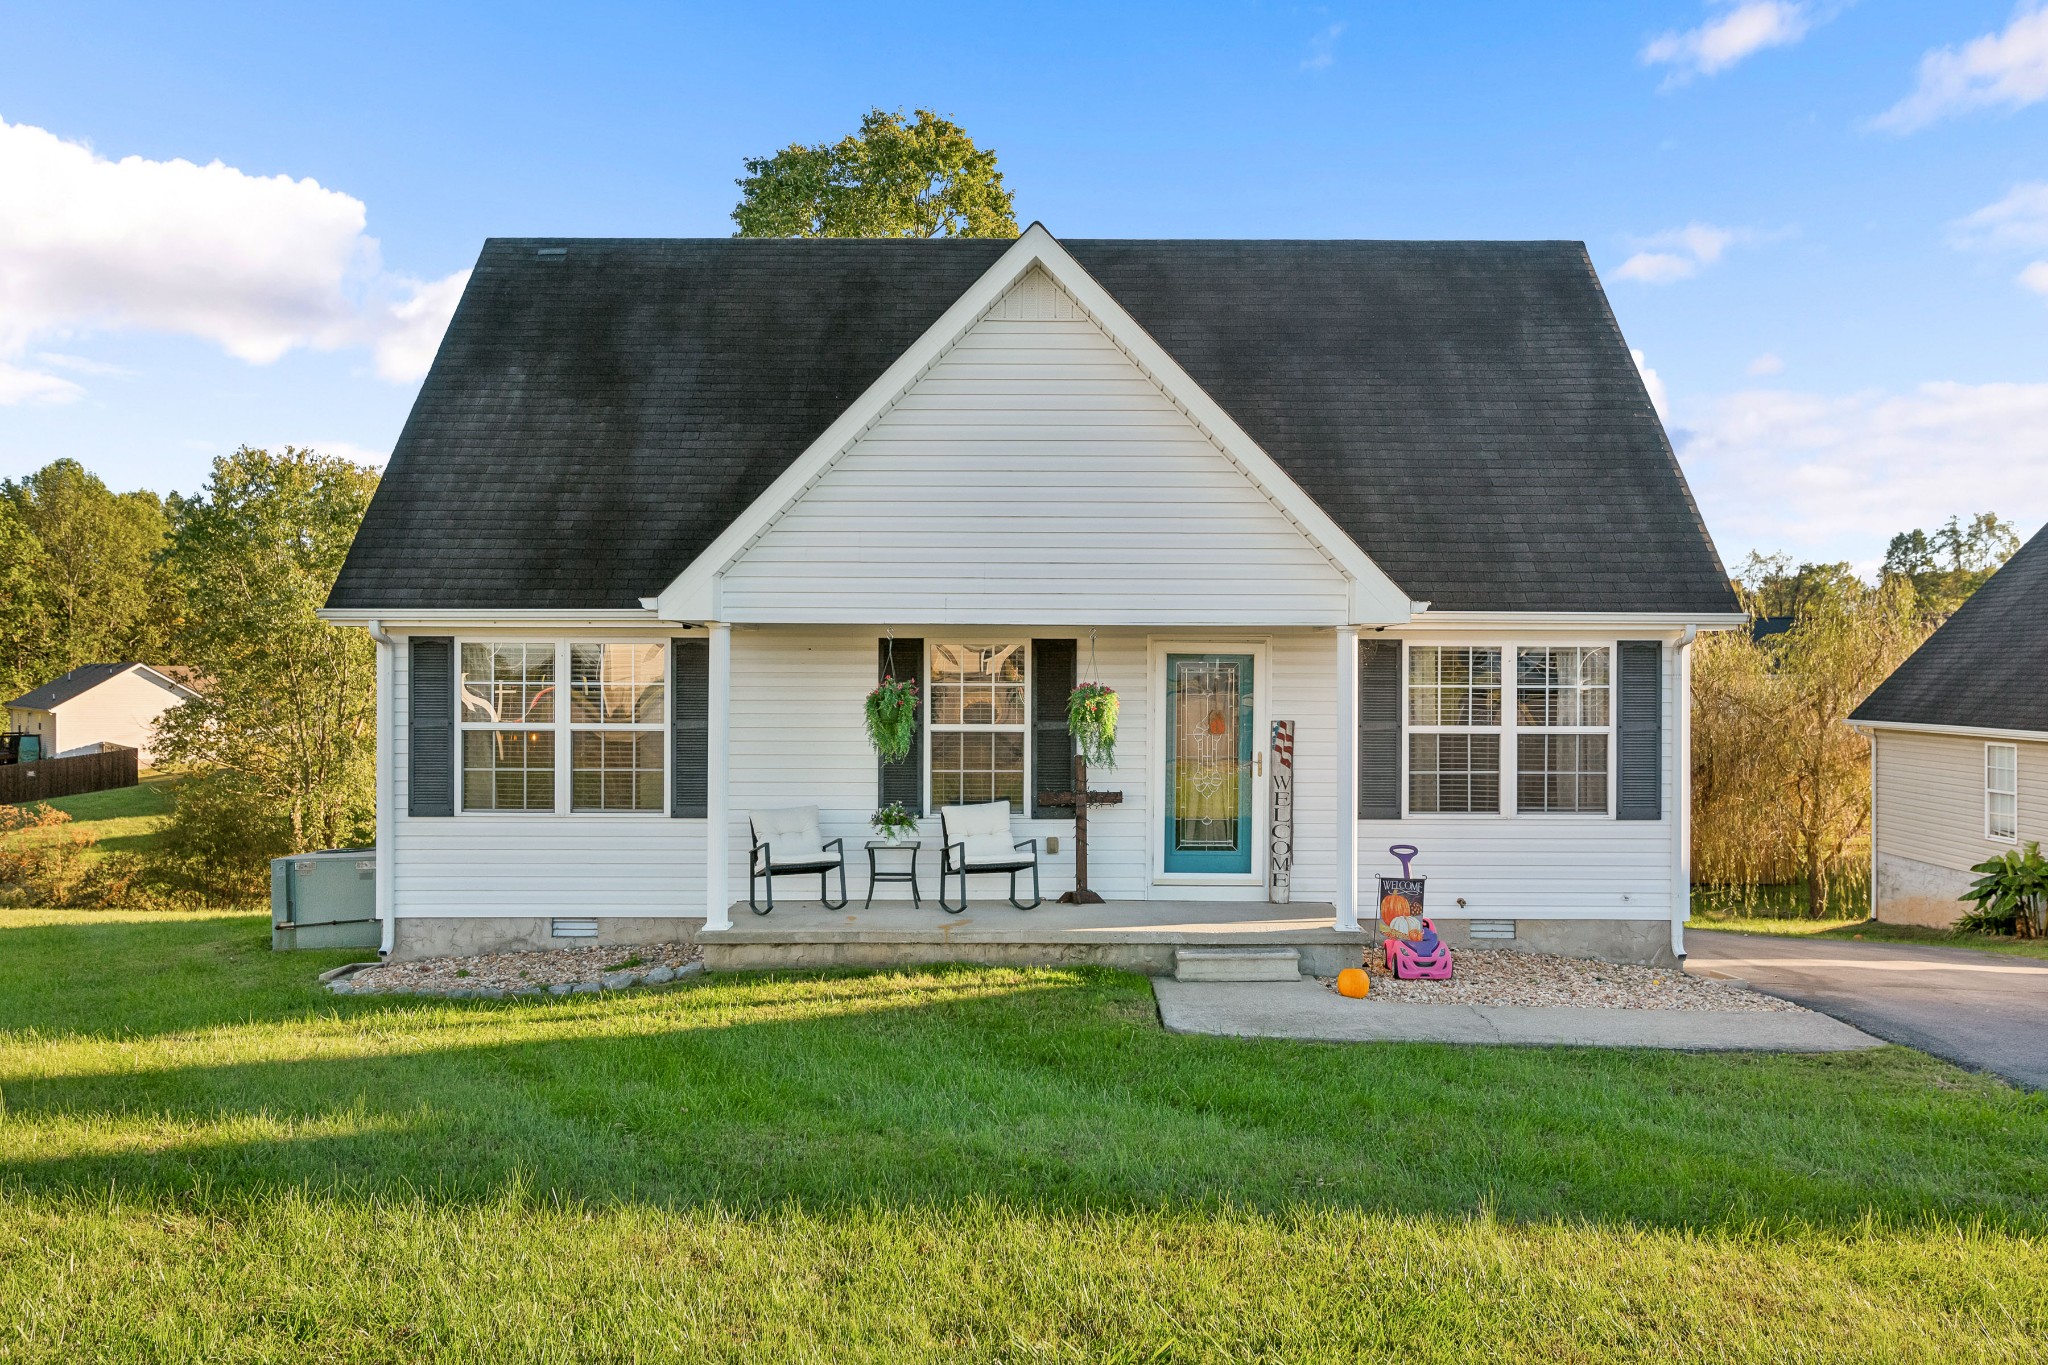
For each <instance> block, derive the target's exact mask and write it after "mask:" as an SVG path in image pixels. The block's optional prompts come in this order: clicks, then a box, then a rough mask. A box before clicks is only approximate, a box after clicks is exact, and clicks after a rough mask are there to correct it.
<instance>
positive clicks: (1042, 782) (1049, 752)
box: [1030, 640, 1079, 820]
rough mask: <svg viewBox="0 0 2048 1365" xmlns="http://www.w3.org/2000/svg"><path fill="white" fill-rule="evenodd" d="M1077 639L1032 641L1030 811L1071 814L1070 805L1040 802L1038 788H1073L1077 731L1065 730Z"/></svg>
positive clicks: (1045, 815) (1060, 816)
mask: <svg viewBox="0 0 2048 1365" xmlns="http://www.w3.org/2000/svg"><path fill="white" fill-rule="evenodd" d="M1078 652H1079V651H1078V645H1077V643H1076V642H1075V641H1073V640H1033V641H1032V642H1031V803H1030V804H1031V814H1032V815H1033V817H1035V818H1037V819H1040V820H1071V819H1073V818H1074V808H1073V807H1072V806H1047V805H1041V804H1040V803H1039V800H1038V796H1039V793H1040V792H1071V791H1073V790H1074V737H1073V736H1072V735H1070V734H1068V733H1067V697H1068V696H1069V695H1070V694H1071V693H1072V692H1073V690H1074V669H1075V667H1076V664H1075V656H1076V655H1077V653H1078Z"/></svg>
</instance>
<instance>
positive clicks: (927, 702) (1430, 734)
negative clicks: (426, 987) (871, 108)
mask: <svg viewBox="0 0 2048 1365" xmlns="http://www.w3.org/2000/svg"><path fill="white" fill-rule="evenodd" d="M325 615H326V616H327V618H328V619H330V620H333V621H337V622H342V623H346V624H351V625H357V626H361V627H363V628H365V629H367V630H368V631H369V632H370V634H371V636H372V638H373V639H374V640H375V641H376V642H377V658H378V678H379V732H378V756H379V762H378V772H379V792H378V800H379V803H380V810H379V838H378V845H377V879H378V881H377V890H378V905H379V912H380V915H381V917H382V918H383V921H384V928H385V948H386V951H387V952H389V953H392V954H394V955H396V956H401V957H403V956H417V955H424V954H428V953H437V952H448V951H476V950H482V949H487V948H493V947H508V946H522V945H523V946H545V945H546V944H548V943H550V942H553V941H556V940H558V939H560V938H562V937H563V936H564V935H576V936H583V937H585V938H588V937H590V936H595V937H596V938H598V939H600V940H605V941H612V942H619V943H630V942H636V941H640V942H648V941H656V940H660V939H669V938H677V937H689V936H692V935H695V936H698V937H699V939H700V941H701V942H702V943H703V944H704V945H705V947H706V954H707V958H709V957H711V956H712V955H713V949H714V947H716V948H717V949H718V950H719V951H720V952H722V953H724V954H725V956H724V958H723V960H725V961H727V962H731V963H734V964H739V963H743V962H771V961H778V960H780V961H796V960H802V961H808V962H816V961H890V960H913V959H916V958H920V957H933V956H950V955H968V956H972V955H977V953H979V954H981V955H987V956H994V957H998V958H1000V959H1001V960H1011V961H1025V960H1061V961H1068V960H1076V959H1077V958H1081V959H1086V958H1089V957H1091V956H1092V957H1094V958H1095V959H1097V960H1104V961H1117V960H1125V959H1120V958H1118V957H1117V956H1116V953H1115V952H1113V951H1111V949H1112V948H1113V947H1114V944H1115V943H1116V942H1125V943H1128V942H1134V941H1139V940H1144V939H1145V936H1146V935H1147V934H1148V933H1149V934H1152V935H1153V936H1154V937H1155V938H1157V937H1159V936H1160V935H1167V936H1169V937H1172V939H1173V941H1174V942H1177V943H1180V944H1183V945H1186V944H1190V943H1196V944H1199V943H1202V942H1206V941H1208V940H1209V938H1212V937H1213V938H1214V940H1215V941H1216V942H1218V943H1228V942H1233V941H1238V940H1237V939H1233V937H1232V935H1239V936H1240V937H1242V936H1245V935H1250V936H1252V937H1253V938H1255V939H1256V938H1257V936H1258V934H1259V933H1261V932H1263V933H1264V939H1263V940H1262V941H1267V942H1271V941H1274V940H1275V936H1276V935H1277V936H1278V938H1279V940H1280V941H1295V940H1298V941H1300V942H1301V943H1302V944H1304V945H1306V946H1309V947H1312V948H1313V949H1314V952H1315V953H1318V954H1321V955H1322V956H1324V957H1333V958H1334V957H1343V956H1346V955H1349V956H1351V957H1352V958H1353V960H1355V956H1356V953H1357V951H1358V945H1359V944H1360V943H1361V942H1362V941H1364V940H1365V939H1367V938H1369V936H1370V935H1371V933H1372V932H1373V930H1374V929H1375V928H1376V926H1377V924H1378V916H1377V914H1376V913H1375V909H1376V904H1377V888H1376V883H1375V882H1374V878H1375V877H1377V876H1379V875H1383V874H1395V873H1398V871H1399V867H1398V865H1397V863H1396V859H1395V857H1394V856H1393V855H1392V854H1391V853H1390V852H1389V849H1390V848H1392V847H1394V846H1397V845H1413V846H1415V847H1416V848H1417V849H1419V850H1420V853H1419V855H1418V856H1417V857H1416V859H1415V869H1414V870H1415V872H1416V873H1417V874H1420V875H1426V876H1427V877H1428V882H1427V910H1428V913H1429V914H1430V915H1431V917H1432V918H1433V919H1434V920H1435V921H1436V923H1437V925H1438V928H1439V931H1440V932H1441V933H1442V934H1443V936H1444V937H1445V938H1446V939H1448V940H1449V941H1450V942H1452V944H1453V945H1454V946H1455V945H1458V944H1461V943H1463V942H1465V941H1467V940H1468V939H1469V938H1470V937H1472V936H1474V935H1477V936H1480V937H1484V938H1487V939H1489V940H1491V941H1493V942H1497V943H1499V944H1501V945H1502V946H1509V947H1515V946H1519V947H1526V948H1532V949H1542V950H1553V951H1566V952H1576V953H1582V954H1586V955H1591V956H1606V957H1612V958H1616V959H1624V960H1634V961H1660V962H1668V961H1671V960H1672V959H1673V958H1674V956H1675V955H1677V954H1679V953H1682V951H1683V937H1682V926H1683V923H1684V921H1685V918H1686V915H1687V909H1688V877H1687V864H1688V845H1687V839H1688V832H1687V808H1688V790H1687V772H1688V758H1687V725H1686V719H1687V715H1688V709H1689V708H1688V697H1689V683H1688V675H1687V667H1688V657H1689V653H1688V651H1689V646H1690V645H1691V643H1692V641H1693V640H1694V638H1695V636H1696V634H1697V633H1698V632H1699V631H1701V630H1713V629H1725V628H1731V627H1734V626H1736V625H1739V624H1741V623H1742V622H1743V620H1744V617H1743V616H1742V614H1741V612H1740V611H1739V609H1738V607H1737V604H1736V601H1735V599H1734V596H1733V594H1732V592H1731V590H1730V587H1729V584H1728V580H1727V576H1726V574H1725V572H1724V570H1723V568H1722V565H1721V563H1720V560H1719V558H1718V557H1717V555H1716V553H1715V551H1714V547H1713V545H1712V543H1711V541H1710V540H1709V538H1708V535H1707V532H1706V529H1705V527H1704V525H1703V524H1702V523H1701V520H1700V517H1699V514H1698V511H1697V509H1696V508H1695V506H1694V503H1693V500H1692V497H1691V494H1690V493H1689V491H1688V490H1687V487H1686V484H1685V480H1684V477H1683V475H1682V474H1681V472H1680V470H1679V467H1678V463H1677V460H1676V458H1675V456H1674V454H1673V452H1672V449H1671V446H1670V444H1669V442H1668V441H1667V439H1666V436H1665V433H1664V430H1663V428H1662V426H1661V424H1660V423H1659V421H1658V419H1657V416H1656V414H1655V412H1654V410H1653V409H1652V407H1651V404H1650V401H1649V398H1648V396H1647V394H1646V393H1645V392H1644V388H1643V384H1642V381H1641V379H1640V377H1639V375H1638V373H1637V370H1636V368H1635V366H1634V365H1633V363H1632V362H1631V360H1630V357H1629V352H1628V347H1627V344H1626V342H1625V341H1624V340H1623V338H1622V336H1621V333H1620V331H1619V329H1618V327H1617V326H1616V324H1615V320H1614V317H1613V315H1612V313H1611V311H1610V310H1609V308H1608V305H1607V302H1606V298H1605V296H1604V294H1603V292H1602V290H1601V287H1600V284H1599V281H1598V279H1597V278H1596V277H1595V275H1594V272H1593V269H1592V265H1591V263H1590V261H1589V260H1588V258H1587V255H1586V252H1585V249H1584V248H1583V246H1581V245H1580V244H1578V243H1573V242H1373V241H1247V242H1233V241H1067V242H1062V241H1059V240H1056V239H1055V238H1054V237H1053V236H1052V235H1051V234H1050V233H1048V232H1047V231H1046V230H1045V229H1044V228H1043V227H1041V226H1038V225H1033V226H1032V227H1031V228H1030V229H1029V230H1027V231H1026V232H1025V233H1024V235H1023V236H1022V237H1021V238H1019V239H1017V240H1015V241H1010V242H1004V241H970V240H944V241H904V240H878V241H844V240H837V241H835V240H810V241H794V240H739V239H722V240H694V241H669V240H654V241H633V240H627V241H611V240H597V241H593V240H531V239H522V240H493V241H491V242H489V243H488V244H487V245H486V246H485V248H484V250H483V253H482V255H481V257H480V259H479V261H478V263H477V267H476V270H475V272H474V274H473V275H472V277H471V279H470V282H469V285H468V287H467V290H466V292H465V294H464V296H463V299H462V302H461V305H460V306H459V308H458V309H457V311H456V314H455V317H454V320H453V322H452V324H451V325H450V327H449V329H448V333H447V336H446V338H445V340H444V341H443V343H442V346H441V350H440V353H439V355H438V357H437V359H436V361H435V363H434V366H433V369H432V371H431V372H430V374H429V375H428V377H427V379H426V381H425V384H424V386H423V388H422V390H421V393H420V396H419V399H418V402H417V404H416V405H415V407H414V410H413V412H412V415H411V417H410V419H409V420H408V422H407V424H406V427H405V429H404V431H403V433H402V435H401V437H400V439H399V442H398V444H397V448H396V449H395V451H394V453H393V455H392V458H391V462H390V464H389V466H388V469H387V471H386V474H385V477H384V480H383V483H382V486H381V487H380V488H379V490H378V492H377V494H376V497H375V500H374V501H373V503H372V505H371V507H370V510H369V513H368V515H367V517H366V519H365V521H364V523H363V527H362V530H361V532H360V533H359V535H358V537H357V540H356V542H355V545H354V547H353V550H352V552H351V554H350V557H349V559H348V563H347V566H346V567H345V568H344V570H343V572H342V574H341V576H340V578H339V580H338V581H337V583H336V585H335V588H334V591H333V595H332V597H331V599H330V601H329V604H328V607H327V609H326V612H325ZM885 675H889V676H894V677H897V678H912V679H915V680H916V681H917V682H918V683H919V685H920V689H921V693H922V696H923V698H924V703H923V708H922V711H921V712H920V715H919V718H918V725H917V731H916V736H915V739H914V742H913V745H912V748H911V751H910V752H909V754H908V755H907V756H906V757H904V758H903V759H902V760H900V761H898V762H893V763H885V762H882V761H881V760H880V759H879V758H878V757H877V754H876V752H875V751H874V750H873V749H872V748H871V747H870V745H869V743H868V740H867V737H866V732H865V729H864V727H863V721H862V702H863V698H864V696H865V695H866V694H867V693H868V691H869V690H870V689H872V688H874V687H875V685H876V683H877V680H878V679H879V678H880V677H882V676H885ZM1077 682H1100V683H1103V684H1105V685H1107V686H1110V687H1113V688H1114V689H1115V690H1116V691H1117V693H1118V694H1119V697H1120V701H1121V708H1122V716H1121V725H1120V736H1119V742H1118V746H1117V751H1118V754H1117V763H1116V766H1115V768H1114V769H1113V770H1102V769H1099V768H1098V769H1095V770H1092V771H1091V772H1090V774H1089V783H1090V786H1091V788H1095V789H1110V790H1114V791H1116V792H1118V793H1120V794H1121V801H1120V803H1119V804H1114V805H1104V806H1100V807H1096V808H1094V809H1093V810H1092V812H1091V814H1090V817H1089V821H1088V828H1089V876H1088V882H1089V885H1090V887H1091V888H1092V889H1093V890H1094V891H1095V892H1097V893H1099V894H1100V895H1102V896H1103V897H1105V898H1106V902H1105V903H1104V904H1102V905H1092V906H1091V905H1082V906H1074V907H1062V908H1061V909H1060V911H1059V916H1058V917H1057V919H1055V918H1052V917H1050V916H1051V915H1052V910H1053V907H1052V906H1051V905H1050V904H1048V905H1047V906H1045V907H1043V908H1040V909H1033V910H1019V909H1015V908H1013V907H1012V905H1011V904H1010V903H1009V901H1008V899H1007V896H1008V882H1007V879H1006V878H1005V877H1004V876H1002V875H999V874H991V875H977V876H974V877H971V878H969V885H968V887H967V894H968V896H969V898H970V901H971V910H970V912H969V913H968V914H967V915H965V916H959V917H954V916H950V915H949V914H947V913H946V911H945V910H944V909H942V908H941V907H940V906H938V905H936V904H934V903H933V896H934V893H935V891H936V890H937V887H938V873H939V864H940V860H941V859H942V858H943V857H945V856H946V855H945V854H944V852H943V851H942V850H941V848H940V841H941V830H940V821H939V818H938V816H939V813H940V812H941V810H942V809H945V808H951V807H960V806H967V805H975V804H981V803H987V802H992V801H1005V802H1007V803H1008V804H1009V807H1010V834H1011V835H1012V836H1013V837H1014V840H1015V841H1016V842H1023V843H1031V842H1033V841H1035V849H1036V856H1037V869H1036V870H1037V872H1038V874H1039V878H1040V881H1041V884H1042V890H1043V892H1044V894H1045V895H1046V896H1047V897H1048V898H1049V897H1052V896H1054V895H1057V894H1058V893H1060V892H1062V891H1066V890H1069V889H1071V887H1072V886H1073V881H1074V872H1075V868H1074V836H1075V834H1076V826H1075V819H1074V813H1073V807H1072V806H1071V804H1065V805H1063V804H1061V802H1060V799H1059V798H1060V797H1061V796H1063V795H1065V794H1067V793H1069V792H1071V790H1072V786H1073V769H1072V759H1073V753H1074V750H1073V746H1072V742H1071V739H1070V737H1069V736H1068V734H1067V730H1066V723H1065V713H1066V701H1067V695H1068V693H1069V692H1070V691H1071V690H1072V689H1073V688H1074V686H1075V684H1076V683H1077ZM1276 760H1280V762H1279V765H1278V766H1277V767H1276ZM1283 786H1284V787H1285V789H1286V790H1285V795H1286V796H1287V797H1289V798H1290V799H1291V805H1288V804H1282V805H1281V806H1279V807H1278V812H1279V817H1280V818H1279V820H1278V822H1277V824H1276V805H1275V797H1276V795H1280V794H1281V793H1280V791H1279V790H1278V789H1279V788H1281V787H1283ZM891 800H900V801H902V802H903V803H904V804H905V805H906V806H907V807H908V808H909V809H910V810H911V811H912V812H913V813H914V814H916V815H917V817H918V818H919V831H918V833H919V836H920V839H921V847H920V848H919V849H918V850H917V851H916V852H915V853H914V854H913V855H911V857H912V859H913V860H914V864H913V865H914V866H916V867H917V868H918V870H919V872H920V875H921V879H922V887H921V893H922V894H921V898H920V899H918V900H915V901H913V900H912V899H911V897H912V894H913V891H914V890H917V889H918V888H913V887H912V886H910V885H908V884H905V883H901V882H882V883H879V884H877V885H874V886H873V887H872V888H871V887H870V885H869V877H868V873H869V861H868V857H867V855H866V854H865V853H864V851H863V845H864V844H865V843H866V842H867V840H868V839H869V838H870V837H871V834H872V832H871V830H870V828H869V817H870V815H871V814H872V813H873V812H874V811H875V809H876V808H877V807H878V806H879V805H881V804H884V803H886V802H888V801H891ZM803 807H816V808H817V811H818V825H819V833H820V837H822V838H823V839H826V840H830V839H833V838H837V839H840V840H842V841H843V843H842V847H843V848H844V849H846V850H849V852H848V854H847V857H846V863H845V870H846V875H847V882H848V890H849V892H850V894H851V896H852V898H853V903H852V904H850V905H848V906H847V907H845V908H844V909H840V908H836V907H835V908H832V909H829V910H828V909H825V908H823V907H821V906H820V905H819V904H818V903H817V902H816V901H815V899H813V900H808V901H807V900H805V899H804V898H805V897H807V896H813V895H814V894H815V888H816V886H817V883H816V882H808V881H806V880H805V879H804V878H801V877H797V878H778V879H777V884H776V894H777V901H776V906H777V908H776V909H775V910H774V912H773V913H772V914H765V915H756V914H752V913H750V906H749V898H748V891H749V889H750V877H749V871H750V866H751V865H752V860H753V859H754V858H755V856H756V855H755V853H754V849H753V838H752V835H753V832H754V829H755V822H754V820H753V819H752V817H754V816H756V815H765V813H772V812H784V811H788V810H790V809H792V808H803ZM776 818H779V817H776ZM954 818H955V819H956V821H957V819H958V817H957V816H956V817H954ZM807 888H808V889H807ZM870 891H872V893H873V896H874V898H875V899H874V905H873V908H872V909H869V908H868V907H867V906H866V905H865V904H864V902H865V900H866V898H867V897H868V895H869V893H870ZM834 896H835V899H836V888H835V889H834ZM1026 903H1027V904H1028V903H1029V902H1028V901H1027V902H1026ZM1034 916H1036V917H1038V918H1036V919H1034ZM1091 916H1093V917H1094V918H1092V919H1091V918H1090V917H1091ZM1361 921H1362V922H1363V926H1364V927H1363V928H1361ZM1054 924H1057V925H1058V926H1059V927H1058V928H1057V930H1056V931H1055V930H1053V929H1042V930H1041V929H1035V928H1034V927H1033V926H1034V925H1054ZM1205 925H1212V926H1228V927H1217V928H1215V929H1214V931H1213V933H1211V932H1210V931H1208V930H1205V929H1204V928H1203V927H1202V926H1205ZM1169 931H1171V932H1169ZM778 935H781V936H782V937H781V938H780V939H778V938H777V936H778ZM1119 935H1122V937H1121V938H1119V937H1118V936H1119ZM1290 935H1292V938H1291V939H1290V937H1289V936H1290ZM977 943H979V944H980V945H981V946H980V947H979V948H976V947H974V945H975V944H977ZM743 944H745V945H751V947H749V948H748V949H747V951H744V952H743V951H741V947H740V945H743ZM798 944H802V945H808V948H807V950H806V951H805V952H804V953H802V954H799V955H797V956H791V955H789V954H784V955H783V956H782V957H779V958H778V957H777V956H776V951H778V950H779V949H781V948H785V947H789V946H790V945H798ZM997 944H999V946H1000V951H999V950H998V947H997V946H991V945H997ZM878 945H879V946H878ZM1304 960H1305V961H1306V960H1307V958H1306V957H1305V958H1304Z"/></svg>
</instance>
